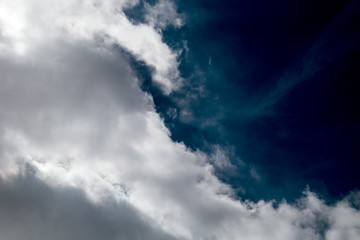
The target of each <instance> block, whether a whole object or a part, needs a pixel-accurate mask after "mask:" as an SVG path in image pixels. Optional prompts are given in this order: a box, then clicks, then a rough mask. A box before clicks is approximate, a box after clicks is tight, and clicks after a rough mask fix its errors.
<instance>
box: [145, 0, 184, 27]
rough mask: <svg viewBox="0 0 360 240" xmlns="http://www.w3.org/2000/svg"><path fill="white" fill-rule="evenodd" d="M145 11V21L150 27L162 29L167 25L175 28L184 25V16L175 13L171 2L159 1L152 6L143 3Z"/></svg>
mask: <svg viewBox="0 0 360 240" xmlns="http://www.w3.org/2000/svg"><path fill="white" fill-rule="evenodd" d="M145 9H146V16H145V19H146V21H147V22H148V23H149V24H150V25H151V26H154V27H157V28H160V29H164V28H166V27H167V26H169V25H172V26H174V27H177V28H179V27H182V26H183V25H184V15H182V14H179V13H178V12H177V9H176V5H175V3H174V2H173V1H171V0H159V1H157V3H156V4H155V5H154V6H151V5H150V4H148V3H146V2H145Z"/></svg>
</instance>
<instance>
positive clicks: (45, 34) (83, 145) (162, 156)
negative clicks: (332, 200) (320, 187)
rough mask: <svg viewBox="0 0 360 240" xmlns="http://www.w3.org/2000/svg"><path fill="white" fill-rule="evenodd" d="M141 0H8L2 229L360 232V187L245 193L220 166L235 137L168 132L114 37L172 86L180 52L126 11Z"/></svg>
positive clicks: (54, 233)
mask: <svg viewBox="0 0 360 240" xmlns="http://www.w3.org/2000/svg"><path fill="white" fill-rule="evenodd" d="M133 4H136V1H135V2H133V1H116V2H115V1H101V2H100V1H99V2H91V1H72V2H71V3H70V2H69V3H68V2H66V3H65V2H63V1H54V2H52V4H51V5H49V3H47V2H46V1H36V2H35V1H11V2H9V1H4V2H1V3H0V9H1V10H0V11H1V13H2V14H0V22H1V23H0V24H1V25H0V26H1V38H0V46H1V48H2V50H3V51H1V53H0V72H1V77H0V85H1V88H0V102H1V105H0V123H1V125H0V133H1V134H0V153H1V155H0V168H1V171H0V174H1V179H0V223H1V224H0V238H1V239H2V238H4V239H9V240H12V239H14V240H15V239H25V238H26V239H39V240H42V239H100V238H101V239H172V238H174V239H224V240H226V239H277V240H279V239H280V240H281V239H284V240H285V239H286V240H288V239H322V238H324V237H326V239H331V240H332V239H338V237H339V236H341V237H340V238H343V239H355V238H356V237H357V236H358V235H359V227H360V213H359V211H358V210H356V208H355V207H354V204H355V205H356V204H358V202H357V201H358V200H359V195H358V194H357V193H354V195H352V197H351V198H350V197H349V198H348V199H345V200H343V201H341V202H339V203H337V204H336V205H334V206H329V205H326V204H325V203H324V202H323V201H321V200H319V198H318V197H317V196H316V195H314V194H313V193H311V192H309V191H307V192H306V193H305V196H304V198H302V199H300V200H299V202H298V203H297V204H295V205H289V204H287V203H286V202H283V203H280V204H278V206H277V207H275V206H274V203H273V202H261V201H260V202H258V203H253V202H249V201H241V200H239V199H236V197H235V192H234V190H233V189H231V188H230V187H229V186H228V185H226V184H224V183H222V182H221V181H219V180H218V179H217V178H216V177H215V176H214V174H213V167H212V165H211V164H210V163H211V162H212V163H214V164H215V165H216V164H217V165H220V166H223V167H224V168H232V165H230V164H229V163H228V161H227V159H226V155H225V154H224V153H223V151H224V150H222V149H221V148H218V147H216V149H217V150H216V153H215V155H212V156H207V155H206V154H204V153H202V152H199V151H198V152H193V151H190V150H188V149H187V148H186V147H185V146H184V144H182V143H175V142H173V141H172V140H171V139H170V137H169V136H170V133H169V131H168V130H167V129H166V128H165V126H164V123H163V120H162V119H161V118H160V117H159V115H158V114H157V113H156V111H155V108H154V104H153V101H152V97H151V96H149V95H148V94H146V93H145V92H143V91H141V89H140V87H139V83H138V80H137V79H136V77H135V74H134V73H133V70H132V69H131V68H130V65H129V62H128V60H127V58H126V56H123V55H122V54H121V53H120V52H119V51H117V48H116V47H114V44H119V45H120V46H121V47H123V48H126V49H128V50H129V51H130V52H131V53H133V54H134V55H135V56H136V57H138V58H139V59H141V60H144V61H145V62H146V63H147V64H149V65H150V66H154V67H155V70H156V71H155V75H154V76H153V77H154V79H155V80H156V81H158V82H160V83H162V84H163V86H166V87H165V88H164V90H165V93H169V92H170V91H171V90H173V89H174V86H175V85H173V82H172V80H173V79H175V78H176V76H177V74H178V70H177V61H176V54H174V53H173V52H172V51H171V50H170V48H169V47H168V46H166V45H165V44H164V43H163V42H162V41H161V34H160V33H159V32H158V31H156V30H154V28H153V26H151V25H149V26H148V25H140V26H134V25H132V24H131V23H130V22H129V21H128V20H127V19H126V17H125V15H124V14H123V13H122V11H121V10H122V9H123V8H125V7H130V6H132V5H133ZM159 11H160V10H159ZM159 21H161V19H160V20H159ZM155 25H156V24H155ZM169 72H171V74H175V75H176V76H175V77H174V76H173V75H171V74H170V75H171V76H172V77H173V78H168V77H169V75H168V74H169ZM171 76H170V77H171ZM356 206H358V205H356ZM349 219H351V220H349Z"/></svg>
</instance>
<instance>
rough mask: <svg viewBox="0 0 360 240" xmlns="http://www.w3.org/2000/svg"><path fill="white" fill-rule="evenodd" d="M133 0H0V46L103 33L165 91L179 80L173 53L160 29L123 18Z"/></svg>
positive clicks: (20, 50) (24, 47)
mask: <svg viewBox="0 0 360 240" xmlns="http://www.w3.org/2000/svg"><path fill="white" fill-rule="evenodd" d="M137 2H138V1H133V0H122V1H114V0H106V1H71V2H69V1H67V2H64V1H58V0H57V1H52V2H51V4H50V3H49V2H48V1H44V0H41V1H31V0H30V1H24V0H15V1H12V2H9V1H5V2H2V3H0V8H1V10H0V15H1V16H0V28H1V36H2V38H3V39H4V40H5V41H4V40H3V41H2V42H1V44H0V47H1V48H2V49H3V50H4V51H7V52H8V51H12V52H15V53H17V54H25V53H27V54H31V50H32V49H33V48H34V46H36V45H38V44H40V43H44V42H49V41H51V40H52V39H57V38H59V37H61V38H66V39H67V40H69V41H71V40H74V39H78V40H89V39H93V38H94V37H96V36H100V37H104V38H106V40H107V41H109V42H112V43H114V44H118V45H120V46H121V47H123V48H124V49H126V50H127V51H129V52H131V53H132V54H133V55H134V56H136V58H137V59H138V60H141V61H144V62H145V63H146V64H147V65H149V66H150V67H152V68H154V70H155V71H154V74H153V78H154V81H155V82H157V83H158V84H160V87H161V88H162V89H163V91H164V92H165V93H166V94H169V93H170V92H171V91H172V90H173V89H174V88H176V87H177V86H178V85H179V84H180V77H179V71H178V69H177V67H178V62H177V53H176V52H174V51H172V50H171V49H170V48H169V47H168V46H167V45H166V44H165V43H163V42H162V35H161V31H158V30H155V29H154V28H153V27H152V26H149V25H144V24H140V25H133V24H132V23H131V22H130V21H129V20H128V19H127V18H126V16H125V14H124V12H123V10H124V9H126V8H129V7H132V6H134V5H136V3H137ZM156 20H157V19H154V21H153V22H154V24H155V23H156ZM159 20H162V18H159Z"/></svg>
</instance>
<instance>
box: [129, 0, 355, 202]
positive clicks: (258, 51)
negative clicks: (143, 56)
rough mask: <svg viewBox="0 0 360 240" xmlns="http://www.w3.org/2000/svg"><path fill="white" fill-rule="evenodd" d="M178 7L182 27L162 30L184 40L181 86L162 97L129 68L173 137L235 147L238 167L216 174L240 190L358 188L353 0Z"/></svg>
mask: <svg viewBox="0 0 360 240" xmlns="http://www.w3.org/2000/svg"><path fill="white" fill-rule="evenodd" d="M150 4H154V2H151V3H150ZM177 4H178V7H179V11H180V12H181V13H185V14H186V24H185V25H184V26H183V27H182V28H180V29H177V28H174V27H168V28H166V29H165V30H164V31H163V39H164V41H165V42H166V43H167V44H168V45H169V46H170V47H171V48H173V49H177V50H178V49H181V48H182V49H183V52H182V54H181V56H180V60H181V63H180V68H179V69H180V71H181V76H182V77H183V78H184V80H185V81H184V86H183V87H182V89H180V90H179V91H177V92H175V93H173V94H171V95H170V96H169V97H166V96H164V95H162V93H161V92H160V91H159V90H158V89H157V88H156V87H154V86H153V85H152V82H151V77H150V72H149V69H147V68H146V66H144V65H141V64H140V65H137V66H135V65H136V64H135V65H134V66H135V67H136V68H137V69H138V70H139V72H140V75H142V78H144V79H145V81H144V86H143V87H144V89H145V90H147V91H149V92H150V93H152V95H153V97H154V102H155V105H156V109H157V111H158V112H159V113H160V114H161V116H162V117H164V119H165V123H166V125H167V127H168V128H169V129H170V130H171V133H172V138H173V140H175V141H179V142H180V141H182V142H184V143H185V144H186V145H187V146H189V147H190V148H192V149H197V148H199V149H201V150H203V151H206V152H211V151H213V149H212V147H211V146H212V145H213V144H217V145H221V146H223V147H229V146H231V147H232V148H233V149H234V151H233V152H232V153H231V154H230V156H229V157H230V160H231V161H232V164H233V165H234V166H236V167H237V171H238V172H237V173H236V174H233V173H230V172H228V173H227V172H226V171H224V170H223V169H217V170H216V172H217V175H218V176H219V177H220V178H221V179H222V180H223V181H225V182H227V183H229V184H231V185H232V186H233V187H234V188H237V189H239V196H240V197H243V198H250V199H253V200H258V199H273V198H275V199H282V198H286V199H288V200H289V201H292V200H294V199H296V198H298V197H299V196H300V195H301V194H302V191H303V190H304V189H305V188H306V186H310V188H311V189H313V190H316V191H317V192H319V193H320V194H321V195H323V196H324V197H325V198H327V199H328V200H329V201H330V200H331V199H340V198H341V197H342V196H344V195H345V194H347V193H348V192H349V191H351V190H352V189H354V188H358V187H359V183H360V181H359V180H360V179H359V177H358V174H357V169H359V165H358V159H359V154H358V151H357V149H359V148H360V146H359V136H360V126H359V120H360V119H359V117H357V116H358V115H359V114H358V109H359V102H360V101H359V96H358V92H360V86H359V77H360V74H359V70H358V69H359V59H360V52H359V47H358V42H359V40H360V37H359V36H360V35H359V29H358V26H359V23H360V20H359V12H360V11H359V4H358V2H356V1H353V2H351V1H331V2H328V1H291V2H289V1H271V2H269V1H225V2H223V1H222V2H220V1H205V0H204V1H202V0H197V1H186V0H185V1H177ZM142 7H143V5H140V6H139V7H138V8H137V9H133V10H132V11H134V14H133V15H134V16H139V12H140V13H141V11H143V10H142ZM135 13H136V14H135ZM140 15H141V14H140ZM129 16H131V11H129ZM138 21H139V22H141V21H143V19H140V18H139V17H138Z"/></svg>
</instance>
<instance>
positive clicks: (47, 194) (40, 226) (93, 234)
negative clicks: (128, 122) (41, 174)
mask: <svg viewBox="0 0 360 240" xmlns="http://www.w3.org/2000/svg"><path fill="white" fill-rule="evenodd" d="M0 232H1V233H0V237H1V239H8V240H19V239H29V240H35V239H36V240H39V239H52V240H58V239H59V240H60V239H61V240H64V239H67V240H71V239H74V240H75V239H89V240H92V239H94V240H95V239H104V240H114V239H129V240H130V239H174V238H173V237H171V236H170V235H168V234H166V233H164V232H162V231H161V230H159V228H158V227H156V225H155V224H154V223H152V222H151V220H150V219H147V218H146V217H145V216H144V215H142V214H140V213H139V212H138V211H137V210H136V209H134V208H133V207H132V206H131V205H129V204H127V203H126V202H115V201H114V200H111V199H108V201H107V202H103V203H101V204H93V203H91V202H90V201H89V200H88V199H87V198H86V195H85V193H84V192H83V191H81V190H80V189H75V188H71V187H63V188H57V189H54V188H51V187H50V186H48V185H47V184H46V183H44V182H42V181H41V180H39V179H37V178H36V177H34V176H33V174H32V173H31V170H29V169H28V170H26V171H24V172H23V173H21V174H19V175H16V176H13V177H11V178H9V179H6V180H4V179H0Z"/></svg>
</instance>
